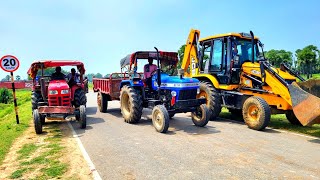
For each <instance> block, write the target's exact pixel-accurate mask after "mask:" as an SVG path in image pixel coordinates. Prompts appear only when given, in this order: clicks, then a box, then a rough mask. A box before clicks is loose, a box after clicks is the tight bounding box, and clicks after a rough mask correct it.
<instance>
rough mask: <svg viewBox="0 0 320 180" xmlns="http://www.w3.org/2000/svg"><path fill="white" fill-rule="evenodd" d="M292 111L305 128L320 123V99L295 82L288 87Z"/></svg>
mask: <svg viewBox="0 0 320 180" xmlns="http://www.w3.org/2000/svg"><path fill="white" fill-rule="evenodd" d="M288 88H289V92H290V96H291V102H292V109H293V112H294V114H295V116H296V117H297V119H298V120H299V121H300V123H301V124H302V125H303V126H311V125H313V124H319V123H320V98H318V97H316V96H314V95H312V94H310V93H308V92H306V91H304V90H303V89H301V88H300V87H299V85H298V84H297V83H295V82H293V83H292V84H289V86H288Z"/></svg>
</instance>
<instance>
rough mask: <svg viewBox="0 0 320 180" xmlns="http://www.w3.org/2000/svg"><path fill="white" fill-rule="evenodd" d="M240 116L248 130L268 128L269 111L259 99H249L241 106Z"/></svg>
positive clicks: (266, 104) (264, 102)
mask: <svg viewBox="0 0 320 180" xmlns="http://www.w3.org/2000/svg"><path fill="white" fill-rule="evenodd" d="M242 115H243V119H244V122H245V123H246V124H247V126H248V127H249V128H250V129H254V130H258V131H259V130H263V129H264V128H265V127H267V126H268V124H269V122H270V117H271V110H270V107H269V105H268V103H267V102H266V101H265V100H264V99H262V98H260V97H255V96H252V97H249V98H248V99H247V100H246V101H245V102H244V104H243V110H242Z"/></svg>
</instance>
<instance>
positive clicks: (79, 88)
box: [28, 60, 88, 134]
mask: <svg viewBox="0 0 320 180" xmlns="http://www.w3.org/2000/svg"><path fill="white" fill-rule="evenodd" d="M61 66H75V67H76V68H77V70H78V71H79V73H74V74H76V75H74V76H72V75H71V76H70V77H73V78H70V79H69V80H67V79H68V78H67V77H66V76H65V75H64V74H63V73H62V72H61ZM47 68H56V72H55V73H53V74H52V75H45V74H44V70H45V69H47ZM58 70H59V71H60V73H58V72H57V71H58ZM73 70H74V71H75V68H73ZM84 73H85V68H84V65H83V63H82V62H80V61H69V60H64V61H60V60H45V61H37V62H34V63H32V64H31V67H30V68H29V70H28V75H29V76H30V77H31V78H32V80H33V87H32V95H31V101H32V113H33V121H34V128H35V131H36V133H37V134H41V133H42V125H43V124H44V123H45V118H46V117H55V116H61V115H62V116H63V117H64V118H65V117H66V116H68V115H75V117H76V120H77V121H79V123H80V128H82V129H84V128H86V117H87V116H86V103H87V97H86V92H87V87H88V86H87V81H86V80H85V79H83V75H84ZM57 74H58V75H59V74H62V75H61V76H58V75H57ZM74 77H76V78H74Z"/></svg>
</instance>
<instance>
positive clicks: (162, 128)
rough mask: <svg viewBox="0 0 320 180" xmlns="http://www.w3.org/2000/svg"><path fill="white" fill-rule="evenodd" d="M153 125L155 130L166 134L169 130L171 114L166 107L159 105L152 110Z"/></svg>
mask: <svg viewBox="0 0 320 180" xmlns="http://www.w3.org/2000/svg"><path fill="white" fill-rule="evenodd" d="M152 124H153V126H154V128H155V129H156V130H157V131H158V132H160V133H165V132H167V131H168V128H169V113H168V111H167V109H166V107H165V106H164V105H157V106H155V107H154V108H153V110H152Z"/></svg>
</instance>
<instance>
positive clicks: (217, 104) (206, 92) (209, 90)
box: [197, 81, 221, 121]
mask: <svg viewBox="0 0 320 180" xmlns="http://www.w3.org/2000/svg"><path fill="white" fill-rule="evenodd" d="M201 97H205V98H206V100H207V106H208V107H209V111H210V117H209V120H211V121H212V120H215V119H216V118H217V117H218V116H219V114H220V112H221V97H220V95H219V94H218V92H217V90H216V89H215V88H214V87H213V86H212V85H211V84H210V83H209V82H206V81H201V82H200V93H199V94H198V95H197V98H201Z"/></svg>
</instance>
